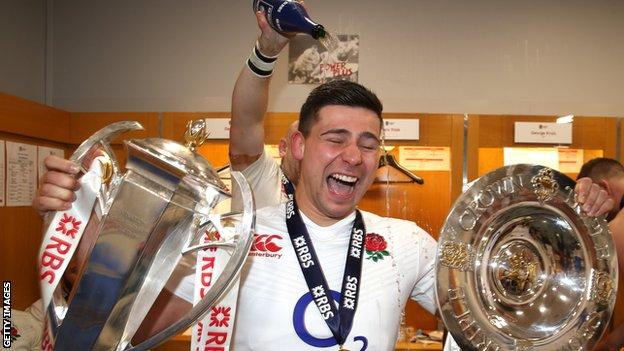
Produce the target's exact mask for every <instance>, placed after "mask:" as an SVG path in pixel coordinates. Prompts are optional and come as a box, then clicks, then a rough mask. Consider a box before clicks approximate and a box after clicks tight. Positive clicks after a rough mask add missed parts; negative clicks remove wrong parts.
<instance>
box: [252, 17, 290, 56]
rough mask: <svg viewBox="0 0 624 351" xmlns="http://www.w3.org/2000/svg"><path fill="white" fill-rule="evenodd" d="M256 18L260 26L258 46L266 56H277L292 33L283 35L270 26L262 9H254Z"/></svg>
mask: <svg viewBox="0 0 624 351" xmlns="http://www.w3.org/2000/svg"><path fill="white" fill-rule="evenodd" d="M256 20H257V21H258V27H260V32H261V33H260V37H259V38H258V46H259V47H258V48H259V49H260V52H261V53H263V54H264V55H267V56H277V55H279V53H280V52H281V51H282V49H283V48H284V47H285V46H286V44H288V42H289V41H290V39H291V38H292V37H293V36H294V35H289V36H284V35H282V34H280V33H278V32H277V31H276V30H274V29H273V28H271V26H270V25H269V22H268V20H267V18H266V14H265V13H264V11H256Z"/></svg>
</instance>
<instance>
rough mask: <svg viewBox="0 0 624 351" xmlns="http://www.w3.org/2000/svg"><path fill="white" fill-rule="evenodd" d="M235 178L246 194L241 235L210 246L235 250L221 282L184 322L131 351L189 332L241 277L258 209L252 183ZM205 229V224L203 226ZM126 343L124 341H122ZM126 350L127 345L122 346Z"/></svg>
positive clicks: (217, 282)
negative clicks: (227, 241) (250, 184)
mask: <svg viewBox="0 0 624 351" xmlns="http://www.w3.org/2000/svg"><path fill="white" fill-rule="evenodd" d="M231 176H232V178H233V179H234V180H235V181H236V183H237V184H238V187H239V189H240V191H241V194H242V201H243V213H242V217H241V219H240V222H239V223H238V225H237V229H238V231H237V233H236V234H235V235H234V240H233V241H232V243H227V244H223V243H214V244H209V245H208V246H211V247H215V246H224V247H233V250H232V255H231V258H230V260H229V261H228V263H227V265H226V266H225V268H224V269H223V272H222V273H221V274H220V275H219V278H217V281H216V282H215V283H214V284H213V285H212V287H211V288H210V290H209V291H208V293H207V294H206V295H205V296H204V298H203V299H202V300H200V301H199V302H198V303H197V304H196V305H195V306H194V307H193V308H192V309H191V310H190V311H189V312H187V313H186V314H185V315H184V316H183V317H182V318H181V319H180V320H178V321H177V322H176V323H174V324H172V325H170V326H169V327H167V328H166V329H164V330H162V331H161V332H159V333H158V334H156V335H154V336H151V337H150V338H149V339H147V340H145V341H143V342H141V343H140V344H138V345H136V346H133V347H131V348H130V349H127V350H128V351H139V350H148V349H151V348H153V347H155V346H157V345H159V344H161V343H163V342H165V341H166V340H168V339H169V338H171V337H172V336H174V335H177V334H179V333H180V332H182V331H184V330H186V329H188V328H189V327H190V326H191V325H193V324H194V323H196V322H197V321H198V320H199V319H201V318H202V317H203V316H204V315H205V314H206V313H207V312H208V311H209V310H210V309H211V308H212V306H213V305H214V304H215V303H216V301H217V300H218V299H220V298H221V297H222V296H223V295H224V294H225V293H226V292H227V291H228V289H229V287H230V286H231V285H232V283H234V280H235V278H236V277H237V276H238V274H239V272H240V270H241V269H242V267H243V264H244V263H245V259H246V258H247V254H248V253H249V250H250V249H251V245H252V243H253V231H254V228H255V208H254V200H253V195H252V191H251V187H250V186H249V183H248V182H247V180H246V179H245V177H244V176H243V175H242V173H240V172H234V171H233V172H231ZM200 228H204V225H202V226H200ZM203 247H206V245H198V246H194V247H192V248H188V249H186V250H184V253H188V252H191V251H194V250H197V249H200V248H203ZM122 342H123V341H122ZM120 346H121V347H122V349H124V345H120Z"/></svg>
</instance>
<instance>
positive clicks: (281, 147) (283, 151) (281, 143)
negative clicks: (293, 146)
mask: <svg viewBox="0 0 624 351" xmlns="http://www.w3.org/2000/svg"><path fill="white" fill-rule="evenodd" d="M287 148H288V145H287V144H286V140H285V139H284V138H282V139H280V141H279V155H280V157H282V158H283V157H284V156H286V151H287Z"/></svg>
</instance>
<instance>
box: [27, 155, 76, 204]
mask: <svg viewBox="0 0 624 351" xmlns="http://www.w3.org/2000/svg"><path fill="white" fill-rule="evenodd" d="M44 164H45V166H46V169H47V171H46V172H45V173H44V174H43V177H42V182H41V186H40V187H39V190H38V191H37V195H36V196H35V198H34V200H33V207H34V208H35V210H37V212H38V213H39V214H40V215H41V216H44V215H45V214H46V213H47V212H48V211H64V210H68V209H69V208H71V203H72V202H73V201H74V200H76V196H75V194H74V191H76V190H78V188H79V187H80V183H78V181H77V180H76V175H77V174H78V173H79V171H80V169H79V167H78V165H76V164H75V163H73V162H71V161H69V160H66V159H63V158H60V157H58V156H53V155H51V156H48V157H46V158H45V160H44Z"/></svg>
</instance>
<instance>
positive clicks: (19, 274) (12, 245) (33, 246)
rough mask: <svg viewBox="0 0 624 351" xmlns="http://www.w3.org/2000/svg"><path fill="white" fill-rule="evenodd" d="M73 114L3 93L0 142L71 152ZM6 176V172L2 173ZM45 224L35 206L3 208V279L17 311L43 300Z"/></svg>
mask: <svg viewBox="0 0 624 351" xmlns="http://www.w3.org/2000/svg"><path fill="white" fill-rule="evenodd" d="M68 138H69V113H68V112H65V111H61V110H58V109H54V108H51V107H48V106H45V105H41V104H38V103H34V102H31V101H27V100H24V99H21V98H17V97H13V96H11V95H7V94H3V93H0V140H6V141H13V142H20V143H25V144H31V145H38V146H48V147H54V148H60V149H63V150H65V151H66V152H67V149H68V145H67V144H65V142H66V141H67V139H68ZM0 171H2V172H5V174H6V168H5V169H2V170H0ZM41 238H42V220H41V219H40V218H39V215H38V214H37V213H36V212H35V211H34V210H33V208H32V207H31V206H19V207H6V206H5V207H0V247H1V248H2V255H1V257H0V276H1V277H2V279H3V280H10V281H11V282H12V296H11V297H12V303H13V308H16V309H24V308H26V307H28V306H29V305H31V304H32V303H33V302H35V301H36V300H37V299H38V298H39V296H40V293H39V285H38V273H37V255H38V252H39V246H40V244H41Z"/></svg>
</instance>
